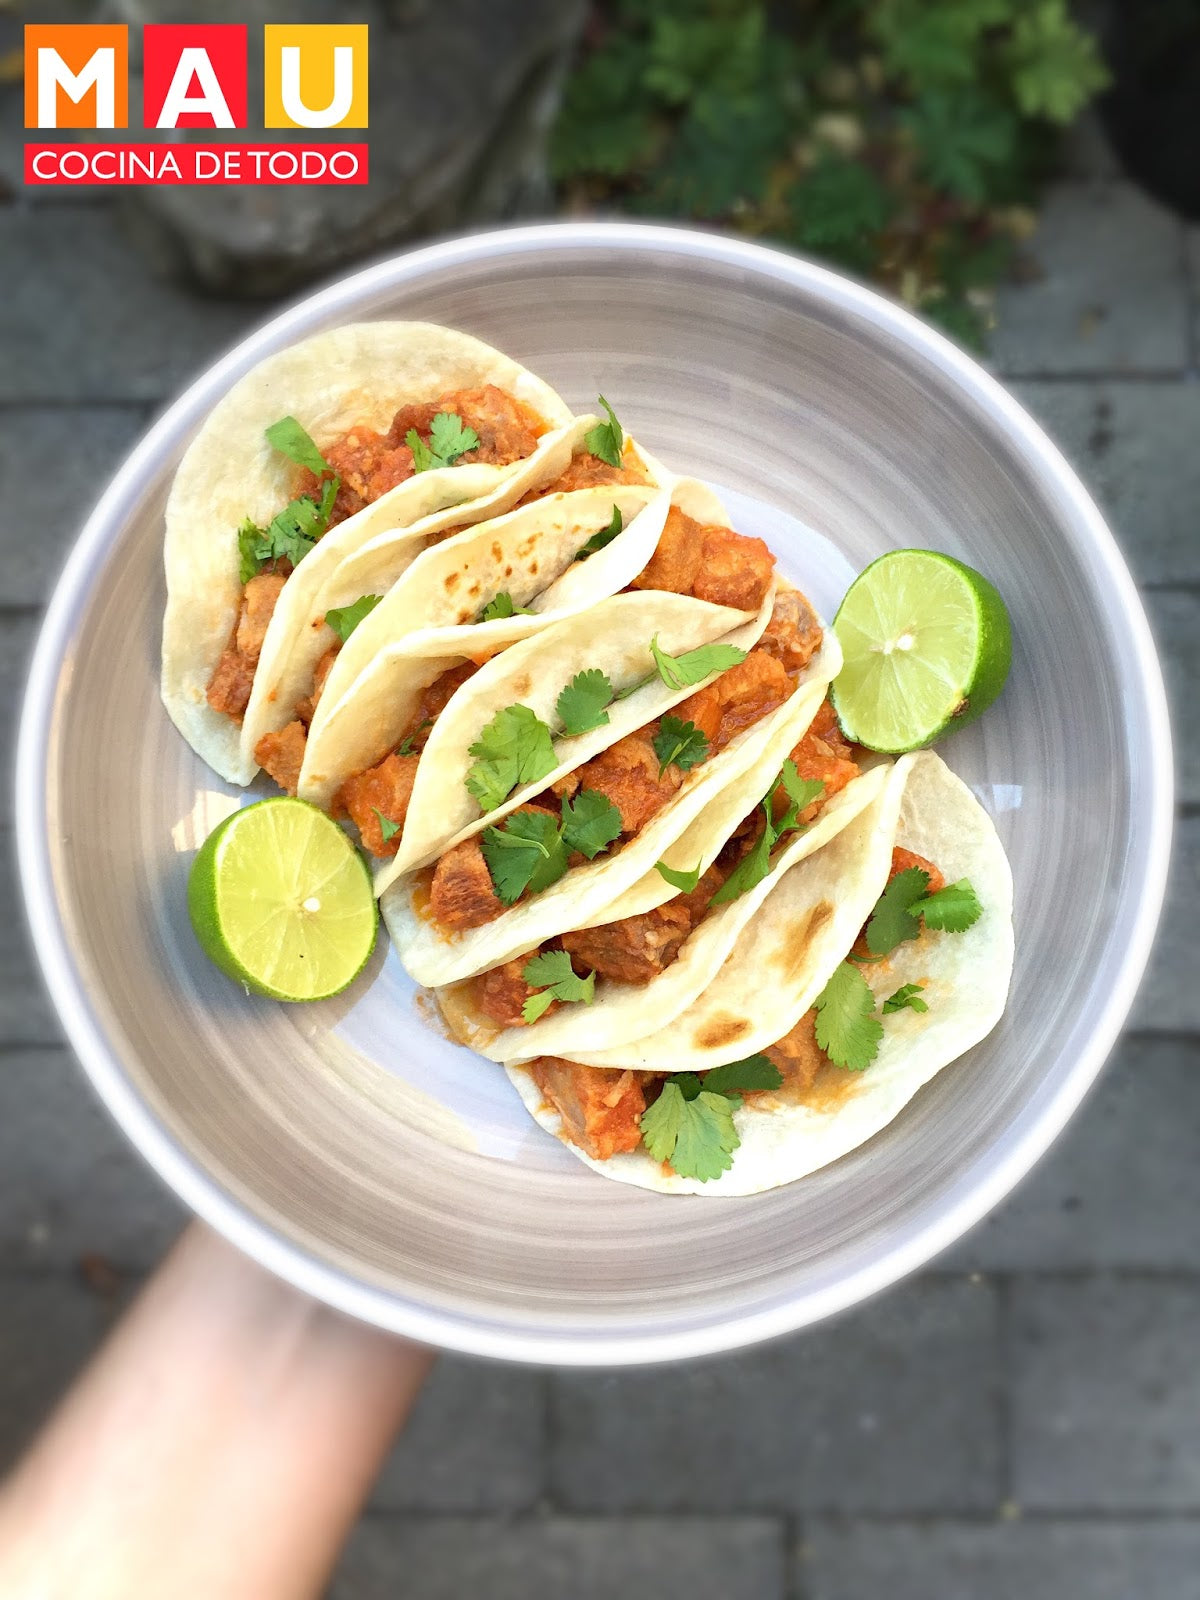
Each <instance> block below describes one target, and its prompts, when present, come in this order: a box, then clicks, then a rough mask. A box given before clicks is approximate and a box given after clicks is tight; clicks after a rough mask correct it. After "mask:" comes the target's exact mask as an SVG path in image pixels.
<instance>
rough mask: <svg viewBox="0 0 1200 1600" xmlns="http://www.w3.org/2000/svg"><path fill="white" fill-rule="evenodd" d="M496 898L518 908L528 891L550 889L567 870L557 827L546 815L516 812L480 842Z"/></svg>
mask: <svg viewBox="0 0 1200 1600" xmlns="http://www.w3.org/2000/svg"><path fill="white" fill-rule="evenodd" d="M480 848H481V849H482V850H483V859H484V860H485V861H486V862H487V868H488V872H489V873H490V874H491V878H492V884H493V886H494V888H495V890H496V898H497V899H498V900H500V901H501V902H502V903H503V904H504V905H506V906H511V905H515V904H516V903H517V901H518V900H519V899H520V898H521V896H522V895H523V894H524V893H525V891H526V889H532V890H533V891H534V892H535V893H536V892H537V891H538V890H540V889H546V888H549V886H550V884H552V883H555V882H556V881H557V880H558V879H559V878H561V877H562V875H563V873H564V872H565V871H566V870H567V851H566V848H565V846H564V845H563V842H562V836H561V834H560V833H559V829H558V825H557V823H556V822H555V820H554V818H553V817H552V816H549V815H548V814H547V813H546V812H544V811H514V812H513V814H512V816H510V817H506V818H505V819H504V821H503V822H502V823H500V824H499V826H497V827H494V828H485V829H484V833H483V838H482V839H481V840H480Z"/></svg>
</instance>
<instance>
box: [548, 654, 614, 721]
mask: <svg viewBox="0 0 1200 1600" xmlns="http://www.w3.org/2000/svg"><path fill="white" fill-rule="evenodd" d="M614 698H615V696H614V694H613V686H612V684H611V683H610V682H609V678H608V674H607V673H606V672H601V670H600V668H599V667H588V668H587V669H586V671H584V672H577V673H576V674H575V676H574V677H573V678H572V679H571V681H570V683H569V684H567V686H566V688H565V689H564V690H563V691H562V693H561V694H560V695H559V697H558V700H557V701H556V702H555V710H556V711H557V712H558V715H559V717H560V719H561V721H562V725H563V730H564V732H566V733H569V734H572V735H574V734H577V733H590V732H591V731H592V729H593V728H602V727H603V726H604V725H605V723H606V722H607V721H608V712H607V710H606V709H605V707H607V706H610V705H612V703H613V700H614Z"/></svg>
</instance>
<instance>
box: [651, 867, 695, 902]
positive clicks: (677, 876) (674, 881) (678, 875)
mask: <svg viewBox="0 0 1200 1600" xmlns="http://www.w3.org/2000/svg"><path fill="white" fill-rule="evenodd" d="M654 870H655V871H656V872H657V873H658V874H659V876H660V877H661V878H664V879H665V880H666V881H667V883H669V884H670V885H671V887H672V888H673V889H680V890H682V891H683V893H684V894H691V892H692V890H693V889H694V888H695V887H696V885H697V884H698V883H699V882H700V878H701V871H700V864H699V862H697V863H696V865H695V866H694V867H693V868H692V870H691V871H690V872H676V870H675V868H674V867H669V866H668V865H667V863H666V862H665V861H656V862H655V863H654Z"/></svg>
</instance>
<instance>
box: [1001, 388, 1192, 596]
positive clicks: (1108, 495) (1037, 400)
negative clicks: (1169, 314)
mask: <svg viewBox="0 0 1200 1600" xmlns="http://www.w3.org/2000/svg"><path fill="white" fill-rule="evenodd" d="M1011 387H1012V389H1013V392H1014V393H1015V394H1016V396H1017V398H1018V399H1019V400H1020V401H1021V402H1022V404H1023V405H1025V406H1027V407H1028V408H1029V410H1030V411H1031V412H1032V413H1033V415H1034V416H1035V417H1036V418H1037V419H1038V421H1039V422H1041V423H1042V425H1043V427H1045V429H1046V431H1047V432H1048V433H1049V435H1050V437H1051V438H1052V439H1053V440H1054V442H1055V443H1056V444H1057V445H1058V447H1059V448H1060V449H1061V450H1062V452H1063V454H1064V455H1065V456H1066V457H1067V459H1068V460H1069V461H1070V462H1071V464H1072V466H1074V468H1075V470H1076V471H1077V472H1078V473H1079V476H1080V477H1081V478H1082V480H1083V482H1084V484H1085V485H1086V486H1087V488H1088V490H1089V491H1090V493H1091V494H1092V495H1093V496H1094V498H1095V500H1096V502H1097V503H1098V504H1099V506H1100V507H1101V509H1102V510H1103V512H1104V513H1105V516H1106V517H1107V518H1108V520H1109V523H1110V525H1111V527H1112V530H1113V532H1114V533H1115V534H1116V536H1117V541H1118V543H1119V544H1120V545H1121V548H1122V550H1123V551H1124V554H1125V557H1126V560H1127V561H1128V562H1129V564H1130V566H1131V567H1132V569H1133V572H1134V576H1135V577H1137V578H1138V579H1139V580H1140V581H1141V582H1143V583H1159V584H1161V583H1197V582H1200V523H1198V522H1197V518H1196V507H1197V506H1198V505H1200V450H1198V449H1197V448H1196V442H1197V440H1200V383H1195V382H1155V381H1149V380H1144V379H1137V378H1130V379H1128V380H1124V381H1121V382H1119V383H1115V382H1114V383H1110V382H1101V381H1093V380H1086V381H1085V380H1080V381H1078V382H1076V381H1074V380H1064V381H1062V382H1057V383H1052V382H1048V381H1041V382H1039V381H1031V380H1026V381H1023V382H1019V383H1014V384H1013V385H1012V386H1011Z"/></svg>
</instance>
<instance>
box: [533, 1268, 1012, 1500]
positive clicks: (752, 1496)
mask: <svg viewBox="0 0 1200 1600" xmlns="http://www.w3.org/2000/svg"><path fill="white" fill-rule="evenodd" d="M997 1362H998V1357H997V1342H996V1301H995V1296H994V1292H993V1290H992V1288H991V1287H990V1286H988V1285H987V1284H984V1283H969V1282H967V1281H966V1280H965V1279H964V1280H956V1281H930V1280H926V1281H923V1282H917V1283H910V1284H907V1285H905V1286H904V1287H902V1288H900V1289H897V1290H894V1291H892V1292H891V1293H890V1294H888V1295H886V1296H885V1297H884V1298H882V1299H879V1300H875V1301H873V1302H871V1303H870V1304H869V1305H867V1306H864V1307H861V1308H860V1309H858V1310H857V1311H855V1312H854V1313H852V1314H850V1315H848V1316H845V1317H842V1318H839V1319H838V1320H836V1321H834V1322H832V1323H828V1324H823V1325H821V1326H820V1327H818V1328H815V1329H811V1330H809V1331H808V1332H806V1333H804V1334H801V1335H799V1336H798V1337H795V1338H792V1339H788V1340H787V1341H785V1342H783V1343H779V1344H774V1345H770V1346H767V1347H766V1348H764V1349H761V1350H755V1351H751V1352H749V1353H747V1354H744V1355H739V1356H735V1357H728V1358H725V1359H723V1360H720V1361H705V1362H702V1363H696V1364H689V1365H685V1366H679V1367H670V1368H654V1369H650V1370H646V1371H631V1372H624V1373H618V1374H614V1375H611V1376H608V1375H600V1374H584V1373H560V1374H556V1375H555V1380H554V1390H553V1397H554V1404H553V1409H552V1443H551V1494H552V1495H553V1496H554V1497H556V1498H557V1499H558V1500H560V1501H561V1503H563V1504H565V1505H567V1506H569V1507H571V1508H572V1509H573V1510H589V1511H615V1510H634V1509H643V1510H647V1511H675V1510H689V1511H690V1510H701V1509H704V1510H709V1511H713V1512H722V1511H743V1510H795V1509H798V1508H801V1507H803V1508H804V1509H806V1510H811V1509H816V1508H822V1507H830V1508H833V1509H837V1510H847V1511H849V1510H873V1511H886V1512H902V1511H915V1510H937V1509H942V1510H946V1509H951V1508H954V1509H961V1510H971V1509H975V1510H979V1509H987V1510H990V1509H992V1508H994V1507H995V1505H996V1504H997V1502H998V1500H999V1499H1000V1497H1001V1496H1000V1484H999V1471H1000V1468H999V1441H998V1433H997V1425H996V1389H997V1383H998V1381H999V1374H998V1365H997Z"/></svg>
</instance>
